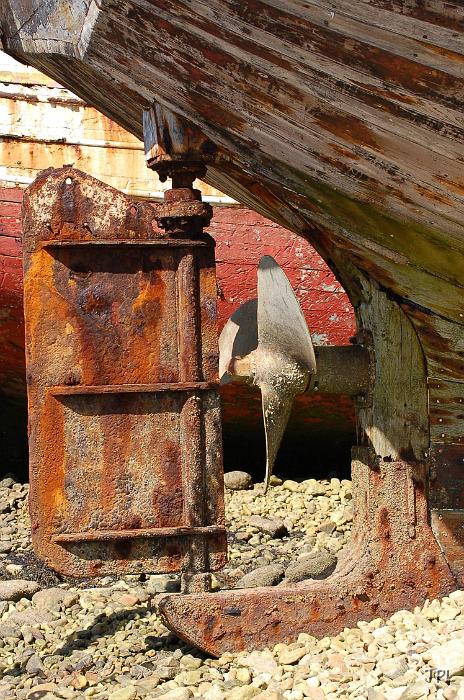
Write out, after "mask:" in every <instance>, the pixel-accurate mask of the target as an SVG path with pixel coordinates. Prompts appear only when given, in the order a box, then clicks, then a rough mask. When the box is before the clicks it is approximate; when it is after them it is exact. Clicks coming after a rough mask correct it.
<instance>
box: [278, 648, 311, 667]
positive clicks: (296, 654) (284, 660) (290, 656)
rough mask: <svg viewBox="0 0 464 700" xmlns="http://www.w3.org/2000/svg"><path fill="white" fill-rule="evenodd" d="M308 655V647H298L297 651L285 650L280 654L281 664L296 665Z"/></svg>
mask: <svg viewBox="0 0 464 700" xmlns="http://www.w3.org/2000/svg"><path fill="white" fill-rule="evenodd" d="M306 653H307V649H306V647H296V648H295V649H284V650H283V651H281V652H280V654H279V664H283V665H284V666H286V665H289V664H296V662H297V661H299V660H300V659H302V658H303V656H305V655H306Z"/></svg>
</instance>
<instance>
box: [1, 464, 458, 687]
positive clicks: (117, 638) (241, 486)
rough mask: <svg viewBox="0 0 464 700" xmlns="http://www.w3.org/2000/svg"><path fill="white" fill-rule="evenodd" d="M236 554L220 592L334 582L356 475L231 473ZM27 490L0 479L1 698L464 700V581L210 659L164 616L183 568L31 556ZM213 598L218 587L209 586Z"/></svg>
mask: <svg viewBox="0 0 464 700" xmlns="http://www.w3.org/2000/svg"><path fill="white" fill-rule="evenodd" d="M226 486H227V488H226V518H227V528H228V532H229V562H228V564H227V566H226V567H225V568H224V569H223V570H222V571H220V572H216V574H215V577H214V588H215V589H216V590H219V589H221V588H233V587H238V588H246V587H253V586H262V585H268V586H280V585H285V584H286V583H291V582H298V581H302V580H305V579H311V578H319V579H320V578H325V577H326V576H329V575H330V573H332V571H333V570H334V568H335V566H336V563H337V558H338V557H339V556H340V553H341V552H342V550H343V549H344V548H345V547H348V546H349V540H350V532H351V524H352V518H353V512H352V505H351V482H350V481H348V480H341V481H340V480H339V479H330V480H326V481H316V480H314V479H309V480H306V481H302V482H296V481H292V480H286V481H282V480H281V479H279V478H278V477H273V481H272V487H271V488H270V489H269V491H268V493H267V494H266V495H263V493H262V484H253V483H252V480H251V477H249V475H247V474H246V473H243V472H232V473H229V474H227V475H226ZM27 494H28V486H27V485H26V484H20V483H17V482H16V481H15V480H14V478H12V477H8V478H5V479H3V481H0V698H1V700H10V699H13V698H18V699H20V700H22V699H24V700H58V699H60V698H63V699H67V698H69V699H70V700H85V699H86V698H94V699H95V700H138V699H140V700H142V699H146V700H155V698H156V699H157V698H160V699H162V700H189V698H204V700H249V699H251V698H255V699H256V700H303V698H313V699H314V700H325V699H327V700H332V699H335V698H367V699H368V700H422V698H437V700H441V698H444V699H446V700H453V699H454V698H457V700H464V591H456V592H454V593H452V594H451V595H450V596H449V597H447V598H444V599H443V600H441V601H438V600H432V601H427V602H426V603H425V605H424V606H423V608H416V609H414V610H412V611H399V612H397V613H395V614H394V615H393V616H392V617H390V618H389V619H386V620H382V619H380V618H379V619H375V620H372V621H370V622H359V623H358V625H357V626H356V627H354V628H353V629H345V630H344V631H343V632H341V633H340V634H338V635H336V636H334V637H325V638H323V639H316V638H314V637H313V636H311V634H310V630H308V633H305V634H300V635H299V636H298V638H296V639H295V640H294V642H293V643H292V644H289V645H285V644H277V645H276V646H274V647H273V648H270V649H264V650H259V651H257V650H255V651H248V652H243V653H240V654H238V655H233V654H229V653H226V654H223V656H221V657H220V658H219V659H213V658H208V657H207V656H205V655H204V654H202V653H201V652H199V651H198V650H196V649H194V648H192V647H190V646H188V645H187V644H186V643H184V642H182V641H181V640H179V639H177V638H176V637H175V636H174V635H173V634H171V633H170V632H169V631H168V630H167V629H166V628H165V627H164V626H163V624H162V622H161V620H160V618H159V616H158V614H157V610H156V604H155V598H156V595H157V594H159V593H161V592H165V591H172V592H176V591H178V590H179V579H178V577H176V576H169V575H158V576H150V575H147V574H144V573H143V572H141V574H140V576H128V577H125V578H123V579H113V578H103V579H98V580H92V581H72V580H69V579H64V578H63V577H59V576H58V575H57V574H55V573H54V572H53V571H51V570H50V569H47V567H45V566H44V565H43V564H42V563H41V562H40V561H39V560H38V559H37V558H36V557H35V555H34V554H33V552H32V550H31V545H30V523H29V519H28V513H27ZM212 595H214V593H212Z"/></svg>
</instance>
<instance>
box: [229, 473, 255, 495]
mask: <svg viewBox="0 0 464 700" xmlns="http://www.w3.org/2000/svg"><path fill="white" fill-rule="evenodd" d="M224 486H225V487H226V489H230V490H231V491H245V490H248V489H252V488H253V479H252V478H251V476H250V474H247V472H240V471H234V472H226V473H225V474H224Z"/></svg>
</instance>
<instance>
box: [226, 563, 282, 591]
mask: <svg viewBox="0 0 464 700" xmlns="http://www.w3.org/2000/svg"><path fill="white" fill-rule="evenodd" d="M284 573H285V572H284V568H283V566H280V564H269V565H268V566H260V567H259V568H258V569H255V570H254V571H250V573H248V574H245V576H242V578H241V579H240V580H239V581H237V583H236V584H235V588H258V587H259V586H275V585H276V583H279V581H281V580H282V579H283V576H284Z"/></svg>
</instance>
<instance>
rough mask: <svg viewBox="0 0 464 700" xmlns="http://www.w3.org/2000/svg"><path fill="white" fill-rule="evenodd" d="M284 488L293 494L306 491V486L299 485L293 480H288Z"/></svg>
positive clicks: (283, 485)
mask: <svg viewBox="0 0 464 700" xmlns="http://www.w3.org/2000/svg"><path fill="white" fill-rule="evenodd" d="M282 488H283V489H286V490H287V491H291V492H292V493H300V492H302V491H304V486H302V485H301V484H299V483H298V482H297V481H293V480H292V479H287V480H286V481H284V483H283V484H282Z"/></svg>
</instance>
